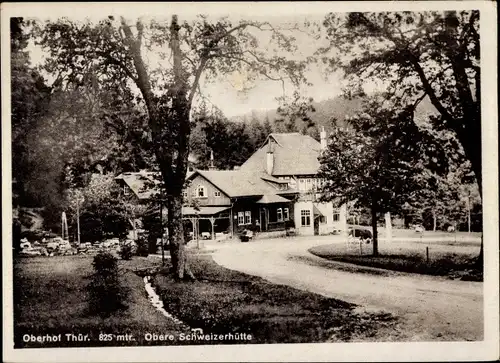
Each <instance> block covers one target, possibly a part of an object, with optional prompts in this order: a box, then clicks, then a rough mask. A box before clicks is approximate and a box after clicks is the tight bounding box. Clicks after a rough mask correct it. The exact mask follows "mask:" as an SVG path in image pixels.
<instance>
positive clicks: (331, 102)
mask: <svg viewBox="0 0 500 363" xmlns="http://www.w3.org/2000/svg"><path fill="white" fill-rule="evenodd" d="M313 105H314V108H315V109H316V112H312V113H311V114H310V115H309V116H310V117H311V119H312V121H313V122H314V123H315V124H316V126H317V127H318V128H321V127H323V126H324V127H325V129H326V130H330V129H331V128H332V124H331V120H332V119H334V118H335V119H337V125H339V126H343V125H344V120H345V118H346V116H353V115H355V114H356V113H358V112H360V111H361V109H362V100H361V99H359V98H357V99H351V100H349V99H347V98H344V97H340V96H338V97H335V98H330V99H327V100H323V101H320V102H313ZM435 112H436V111H435V109H434V106H433V105H432V104H431V103H430V101H429V100H428V99H427V98H425V99H424V100H423V101H422V102H421V103H420V105H419V107H418V108H417V114H420V115H424V114H425V115H427V114H429V113H435ZM266 117H268V118H269V121H270V122H273V121H274V120H276V119H277V118H278V112H277V110H276V109H272V110H267V111H262V110H258V111H251V112H248V113H246V114H243V115H239V116H233V117H230V118H229V119H230V120H231V121H234V122H252V119H256V120H257V121H258V122H260V123H262V122H264V121H265V119H266ZM299 129H300V127H299Z"/></svg>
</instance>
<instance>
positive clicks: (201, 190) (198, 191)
mask: <svg viewBox="0 0 500 363" xmlns="http://www.w3.org/2000/svg"><path fill="white" fill-rule="evenodd" d="M196 196H197V197H198V198H206V197H207V191H206V190H205V187H204V186H203V185H198V188H196Z"/></svg>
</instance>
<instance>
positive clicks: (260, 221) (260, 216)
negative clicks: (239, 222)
mask: <svg viewBox="0 0 500 363" xmlns="http://www.w3.org/2000/svg"><path fill="white" fill-rule="evenodd" d="M259 229H260V231H259V232H262V208H261V207H259Z"/></svg>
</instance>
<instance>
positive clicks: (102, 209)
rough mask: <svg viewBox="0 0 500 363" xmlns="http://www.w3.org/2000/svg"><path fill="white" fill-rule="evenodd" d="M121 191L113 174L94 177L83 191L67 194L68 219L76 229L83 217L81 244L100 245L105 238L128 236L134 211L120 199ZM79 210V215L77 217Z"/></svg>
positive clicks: (76, 189)
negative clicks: (82, 242)
mask: <svg viewBox="0 0 500 363" xmlns="http://www.w3.org/2000/svg"><path fill="white" fill-rule="evenodd" d="M118 193H119V187H118V185H117V184H116V181H115V180H114V177H113V176H112V175H111V174H108V175H97V174H94V175H93V176H92V178H91V179H90V182H89V183H88V185H87V186H85V187H84V188H70V189H69V190H68V191H67V196H68V207H69V215H68V216H69V218H70V219H71V220H72V221H73V223H72V225H73V230H74V226H75V225H76V223H77V220H76V218H77V214H79V217H80V226H81V227H80V229H81V231H82V240H83V241H85V242H95V241H101V240H103V239H104V238H112V237H116V238H120V239H123V238H125V237H126V236H127V233H128V231H129V230H130V228H131V227H132V223H133V220H134V217H135V216H134V210H133V207H132V206H130V205H128V204H127V203H126V202H125V201H123V200H121V199H120V198H118ZM77 210H78V213H77Z"/></svg>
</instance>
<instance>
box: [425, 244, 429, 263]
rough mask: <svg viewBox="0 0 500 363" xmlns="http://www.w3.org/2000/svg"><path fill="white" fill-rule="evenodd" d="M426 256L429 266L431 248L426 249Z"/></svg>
mask: <svg viewBox="0 0 500 363" xmlns="http://www.w3.org/2000/svg"><path fill="white" fill-rule="evenodd" d="M425 256H426V259H427V264H429V246H427V247H425Z"/></svg>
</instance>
